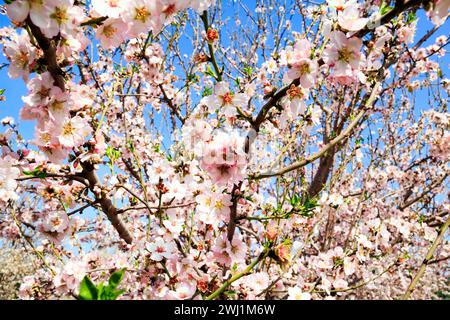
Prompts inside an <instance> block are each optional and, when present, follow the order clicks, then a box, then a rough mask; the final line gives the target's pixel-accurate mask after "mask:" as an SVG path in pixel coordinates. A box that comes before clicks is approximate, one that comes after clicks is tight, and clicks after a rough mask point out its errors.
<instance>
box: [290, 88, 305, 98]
mask: <svg viewBox="0 0 450 320" xmlns="http://www.w3.org/2000/svg"><path fill="white" fill-rule="evenodd" d="M287 94H288V96H289V98H290V99H291V100H293V99H295V98H302V97H303V92H302V90H301V89H300V88H298V87H296V86H294V85H291V87H290V88H289V89H288V91H287Z"/></svg>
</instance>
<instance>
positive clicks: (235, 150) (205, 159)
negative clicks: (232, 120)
mask: <svg viewBox="0 0 450 320" xmlns="http://www.w3.org/2000/svg"><path fill="white" fill-rule="evenodd" d="M201 166H202V168H203V169H204V170H205V171H207V172H208V174H209V176H210V177H211V179H212V181H213V182H214V183H217V184H218V185H227V184H229V183H236V182H239V181H241V180H242V179H243V178H244V175H245V170H246V167H247V160H246V154H245V150H244V138H242V137H240V136H239V135H238V134H237V133H236V132H234V133H231V134H229V133H226V132H223V131H220V132H219V133H218V134H217V135H216V136H215V137H214V138H213V140H212V141H211V142H208V143H206V144H205V148H204V150H203V152H202V159H201Z"/></svg>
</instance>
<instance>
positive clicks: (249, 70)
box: [242, 66, 253, 77]
mask: <svg viewBox="0 0 450 320" xmlns="http://www.w3.org/2000/svg"><path fill="white" fill-rule="evenodd" d="M242 71H244V72H245V73H246V74H247V76H249V77H251V76H252V74H253V69H252V68H251V67H249V66H247V67H244V68H243V69H242Z"/></svg>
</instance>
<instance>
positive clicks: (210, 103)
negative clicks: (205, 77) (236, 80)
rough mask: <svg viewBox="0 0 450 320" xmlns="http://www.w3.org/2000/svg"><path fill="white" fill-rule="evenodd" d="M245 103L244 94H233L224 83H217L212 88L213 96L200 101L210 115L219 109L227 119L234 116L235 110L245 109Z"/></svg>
mask: <svg viewBox="0 0 450 320" xmlns="http://www.w3.org/2000/svg"><path fill="white" fill-rule="evenodd" d="M247 102H248V96H247V95H246V94H245V93H233V92H232V91H230V87H229V84H228V83H226V82H218V83H217V84H216V85H215V87H214V94H212V95H210V96H208V97H205V98H203V99H202V103H203V104H205V105H206V106H207V107H208V109H209V110H210V112H211V113H213V112H215V111H216V110H217V109H219V111H220V112H221V113H223V114H224V115H225V116H227V117H234V116H236V115H237V114H238V112H237V110H236V108H241V109H244V108H246V106H247Z"/></svg>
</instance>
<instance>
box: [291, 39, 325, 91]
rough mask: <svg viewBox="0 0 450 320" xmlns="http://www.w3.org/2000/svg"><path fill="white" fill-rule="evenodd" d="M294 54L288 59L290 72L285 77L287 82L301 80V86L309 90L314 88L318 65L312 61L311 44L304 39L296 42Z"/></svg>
mask: <svg viewBox="0 0 450 320" xmlns="http://www.w3.org/2000/svg"><path fill="white" fill-rule="evenodd" d="M293 50H294V52H293V54H292V55H291V56H290V57H289V59H288V64H289V70H288V72H287V74H286V75H285V79H284V81H285V82H289V81H292V80H295V79H300V85H301V86H302V87H303V88H305V89H309V88H311V87H312V86H314V84H315V82H316V77H317V69H318V65H317V62H316V61H315V60H311V43H310V42H309V41H308V40H306V39H302V40H299V41H297V42H296V44H295V46H294V49H293Z"/></svg>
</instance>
